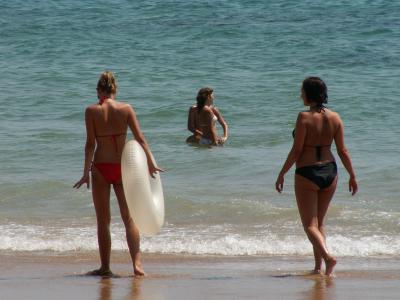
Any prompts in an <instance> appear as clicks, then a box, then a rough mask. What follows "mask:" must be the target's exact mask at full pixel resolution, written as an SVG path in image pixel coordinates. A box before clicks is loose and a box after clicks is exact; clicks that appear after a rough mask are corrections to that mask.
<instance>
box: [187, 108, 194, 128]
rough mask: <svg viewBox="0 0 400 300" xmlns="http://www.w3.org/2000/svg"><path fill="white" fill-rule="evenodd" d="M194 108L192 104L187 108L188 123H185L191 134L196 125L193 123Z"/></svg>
mask: <svg viewBox="0 0 400 300" xmlns="http://www.w3.org/2000/svg"><path fill="white" fill-rule="evenodd" d="M194 113H195V111H194V109H193V106H191V107H190V108H189V112H188V124H187V128H188V130H189V131H190V132H192V133H193V134H194V133H195V131H196V125H195V116H194Z"/></svg>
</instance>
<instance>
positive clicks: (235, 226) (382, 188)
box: [0, 0, 400, 256]
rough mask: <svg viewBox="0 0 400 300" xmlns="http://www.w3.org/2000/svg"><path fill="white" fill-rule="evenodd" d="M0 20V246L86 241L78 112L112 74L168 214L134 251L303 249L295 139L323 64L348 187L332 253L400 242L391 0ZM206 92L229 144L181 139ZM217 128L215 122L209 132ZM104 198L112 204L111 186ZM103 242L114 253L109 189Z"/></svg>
mask: <svg viewBox="0 0 400 300" xmlns="http://www.w3.org/2000/svg"><path fill="white" fill-rule="evenodd" d="M1 6H2V17H1V18H0V37H1V38H0V68H1V70H2V72H1V74H2V76H1V80H0V90H1V93H0V103H1V105H2V109H1V110H0V120H1V121H0V122H1V123H0V124H1V126H0V137H1V143H0V153H1V160H0V170H1V172H0V228H1V231H2V236H1V237H0V250H12V251H26V250H29V251H36V250H40V251H43V250H50V251H56V252H59V251H66V250H79V251H80V250H95V249H96V247H97V245H96V234H95V217H94V209H93V206H92V203H91V194H90V192H89V191H87V190H85V189H81V190H79V191H75V190H73V189H72V185H73V184H74V182H75V181H77V180H78V179H79V178H80V176H81V172H82V164H83V146H84V141H85V129H84V116H83V112H84V108H85V107H86V106H87V105H89V104H91V103H94V102H95V101H96V93H95V87H96V83H97V79H98V76H99V74H100V73H101V72H102V71H103V70H105V69H109V70H112V71H113V72H114V73H115V74H116V76H117V80H118V84H119V93H118V98H119V99H120V100H123V101H126V102H129V103H130V104H132V105H133V106H134V108H135V110H136V112H137V115H138V118H139V121H140V124H141V127H142V129H143V132H144V133H145V135H146V137H147V139H148V141H149V143H150V146H151V148H152V151H153V153H154V155H155V157H156V159H157V161H158V163H159V165H160V166H162V167H163V168H165V169H166V170H167V171H166V172H165V173H164V174H163V175H162V180H163V185H164V192H165V200H166V225H165V227H164V229H163V231H162V232H161V234H160V235H158V236H156V237H152V238H150V237H145V238H144V239H143V250H144V251H145V252H168V253H180V252H185V253H197V254H222V255H243V254H244V255H254V254H261V255H274V254H279V255H281V254H283V255H285V254H301V255H309V254H311V253H312V249H311V247H310V245H309V243H308V242H307V241H306V239H305V235H304V233H303V230H302V228H301V225H300V223H299V220H298V213H297V209H296V206H295V201H294V195H293V176H292V174H293V170H291V172H290V174H288V175H287V178H286V186H285V191H284V194H283V195H278V194H277V193H276V192H275V190H274V182H275V178H276V175H277V173H278V172H279V170H280V167H281V165H282V163H283V161H284V159H285V158H286V155H287V152H288V151H289V149H290V146H291V143H292V138H291V131H292V129H293V126H294V123H295V119H296V116H297V113H298V112H299V111H300V110H302V109H304V108H303V106H302V104H301V101H300V99H299V94H300V91H299V90H300V84H301V81H302V80H303V79H304V77H306V76H308V75H318V76H321V77H322V78H323V79H324V80H325V81H326V83H327V85H328V89H329V107H330V108H331V109H333V110H335V111H337V112H339V113H340V115H341V116H342V119H343V120H344V123H345V126H346V132H345V133H346V143H347V146H348V148H349V150H350V152H351V154H352V158H353V163H354V166H355V169H356V172H357V175H358V180H359V185H360V192H359V194H358V195H357V196H355V197H350V195H349V193H348V192H347V174H346V173H345V171H344V170H343V167H342V165H341V164H340V165H339V168H340V169H339V171H340V182H339V188H338V191H337V193H336V196H335V198H334V201H333V203H332V206H331V210H330V213H329V216H328V236H329V239H328V243H329V245H330V248H331V249H332V251H334V252H335V253H336V254H338V255H342V256H356V255H362V256H372V255H393V256H398V255H400V230H399V225H400V224H399V220H400V218H399V217H400V203H399V201H398V195H399V194H400V187H399V184H398V173H399V171H400V164H399V159H398V156H399V154H400V153H399V150H398V149H399V146H400V145H399V138H398V137H399V136H400V121H399V117H398V114H397V113H396V112H397V108H398V104H399V103H400V102H399V97H398V95H399V94H400V91H399V87H398V81H399V80H398V78H400V61H399V59H398V58H399V54H400V50H399V49H400V31H399V28H400V17H399V14H398V12H399V9H400V4H398V3H396V2H390V3H389V1H352V2H351V3H350V2H349V1H282V0H279V1H274V2H273V3H266V1H244V0H242V1H227V0H220V1H147V2H146V3H145V4H143V3H136V2H134V1H122V0H119V1H114V2H113V3H112V4H110V3H109V2H104V1H85V2H84V3H83V2H82V3H81V2H79V1H73V0H60V1H57V2H50V1H33V0H28V1H12V2H11V1H8V2H7V3H2V4H1ZM203 86H211V87H213V88H214V90H215V95H216V105H217V106H218V107H219V108H220V111H221V112H222V114H223V115H224V117H225V119H226V120H227V122H228V124H229V128H230V139H229V141H228V143H227V145H226V146H225V147H222V148H213V149H201V148H197V147H191V146H188V145H186V144H185V143H184V141H185V139H186V137H187V136H188V135H189V132H188V131H187V130H186V118H187V110H188V108H189V106H190V105H191V104H192V103H194V102H195V96H196V92H197V90H198V89H199V88H200V87H203ZM220 132H221V129H220ZM114 200H115V199H114ZM112 206H113V232H114V236H113V241H114V242H113V247H114V248H116V249H126V243H125V238H124V234H123V226H122V224H121V221H120V218H119V216H118V209H117V205H116V202H115V201H113V204H112Z"/></svg>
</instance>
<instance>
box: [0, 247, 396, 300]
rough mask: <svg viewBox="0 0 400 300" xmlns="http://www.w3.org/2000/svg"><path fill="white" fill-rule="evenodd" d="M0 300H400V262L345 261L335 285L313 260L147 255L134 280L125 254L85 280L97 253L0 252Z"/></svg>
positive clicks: (95, 260) (115, 255)
mask: <svg viewBox="0 0 400 300" xmlns="http://www.w3.org/2000/svg"><path fill="white" fill-rule="evenodd" d="M0 260H1V265H0V270H1V274H0V299H7V300H14V299H46V300H47V299H56V300H63V299H88V300H90V299H97V300H112V299H139V300H166V299H178V300H179V299H182V300H183V299H185V300H187V299H190V300H197V299H315V300H317V299H321V300H325V299H353V300H354V299H399V295H400V263H399V261H400V260H399V261H398V260H397V259H393V258H390V259H389V258H371V259H360V260H357V261H355V260H354V259H350V258H347V259H346V258H342V259H341V260H340V261H339V264H338V266H337V269H336V271H335V275H336V277H335V278H327V277H325V276H320V275H307V272H306V271H305V270H308V269H309V267H310V266H312V258H311V257H301V258H298V257H209V256H208V257H203V256H186V255H143V264H144V267H145V270H146V272H147V276H146V277H144V278H134V277H132V270H131V269H130V267H131V265H130V261H129V256H128V254H127V253H124V252H122V253H113V256H112V270H113V271H114V273H115V274H116V277H114V278H100V277H94V276H86V275H85V273H86V272H88V271H90V270H93V269H95V268H97V267H98V257H97V254H95V253H78V252H75V253H67V254H63V255H51V254H46V253H19V254H15V253H12V252H8V253H7V252H5V253H4V252H3V253H0Z"/></svg>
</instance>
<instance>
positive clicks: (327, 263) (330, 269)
mask: <svg viewBox="0 0 400 300" xmlns="http://www.w3.org/2000/svg"><path fill="white" fill-rule="evenodd" d="M336 264H337V260H336V257H331V258H329V259H328V260H326V261H325V266H326V269H325V275H326V276H329V277H331V276H333V274H332V273H333V268H334V267H335V266H336Z"/></svg>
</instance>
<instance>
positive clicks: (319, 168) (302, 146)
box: [275, 77, 358, 276]
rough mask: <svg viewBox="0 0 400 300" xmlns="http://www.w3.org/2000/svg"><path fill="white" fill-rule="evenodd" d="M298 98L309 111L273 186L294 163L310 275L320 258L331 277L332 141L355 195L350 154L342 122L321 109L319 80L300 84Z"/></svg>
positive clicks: (280, 185) (323, 98)
mask: <svg viewBox="0 0 400 300" xmlns="http://www.w3.org/2000/svg"><path fill="white" fill-rule="evenodd" d="M301 98H302V99H303V102H304V105H305V106H308V107H309V110H308V111H303V112H300V113H299V115H298V118H297V122H296V129H295V130H294V131H293V137H294V142H293V146H292V149H291V151H290V152H289V155H288V157H287V159H286V161H285V163H284V165H283V167H282V170H281V171H280V173H279V176H278V178H277V180H276V183H275V188H276V190H277V191H278V192H279V193H280V192H282V189H283V182H284V175H285V174H286V172H287V171H289V169H290V168H291V167H292V166H293V164H294V163H296V172H295V173H296V174H295V182H294V185H295V194H296V201H297V206H298V209H299V213H300V218H301V221H302V223H303V227H304V230H305V232H306V234H307V236H308V239H309V240H310V242H311V244H312V246H313V249H314V258H315V267H314V270H313V273H316V274H318V273H321V265H322V259H323V260H324V261H325V267H326V268H325V274H326V275H328V276H330V275H331V274H332V272H333V268H334V267H335V265H336V258H335V257H333V256H332V255H331V254H330V253H329V252H328V249H327V247H326V238H325V229H324V220H325V215H326V213H327V211H328V206H329V203H330V201H331V199H332V197H333V194H334V193H335V190H336V184H337V167H336V162H335V158H334V156H333V154H332V152H331V144H332V142H333V141H335V144H336V149H337V153H338V155H339V157H340V159H341V161H342V163H343V165H344V167H345V168H346V170H347V172H348V173H349V175H350V179H349V190H350V192H352V194H353V195H354V194H355V193H356V192H357V189H358V187H357V181H356V178H355V174H354V170H353V167H352V163H351V159H350V155H349V152H348V151H347V149H346V146H345V144H344V138H343V136H344V131H343V123H342V120H341V119H340V117H339V115H338V114H337V113H335V112H333V111H331V110H330V109H328V108H327V107H325V106H324V104H325V103H327V102H328V101H327V99H328V93H327V88H326V85H325V83H324V82H323V81H322V80H321V79H320V78H318V77H308V78H306V79H305V80H304V81H303V86H302V89H301Z"/></svg>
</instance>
